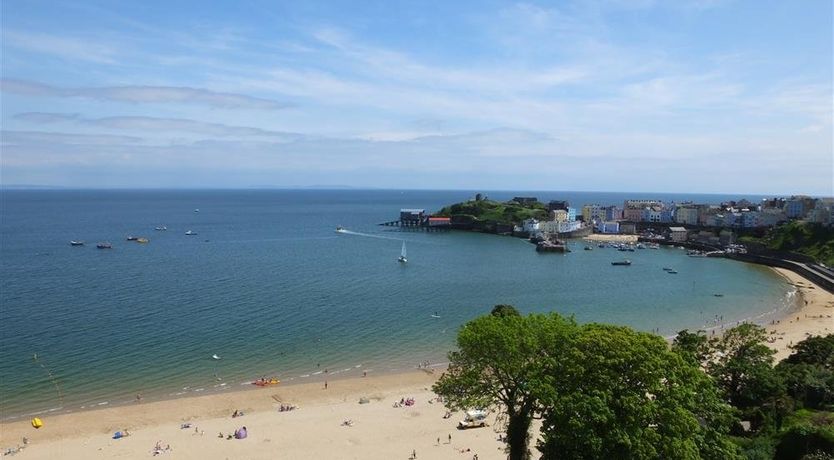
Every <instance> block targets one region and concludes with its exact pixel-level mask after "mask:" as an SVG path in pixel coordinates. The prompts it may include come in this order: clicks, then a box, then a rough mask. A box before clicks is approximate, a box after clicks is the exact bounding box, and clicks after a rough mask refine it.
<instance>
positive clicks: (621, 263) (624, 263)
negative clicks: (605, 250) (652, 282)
mask: <svg viewBox="0 0 834 460" xmlns="http://www.w3.org/2000/svg"><path fill="white" fill-rule="evenodd" d="M611 265H626V266H627V265H631V261H630V260H628V259H624V260H617V261H614V262H611Z"/></svg>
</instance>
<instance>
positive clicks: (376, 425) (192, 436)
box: [0, 371, 506, 460]
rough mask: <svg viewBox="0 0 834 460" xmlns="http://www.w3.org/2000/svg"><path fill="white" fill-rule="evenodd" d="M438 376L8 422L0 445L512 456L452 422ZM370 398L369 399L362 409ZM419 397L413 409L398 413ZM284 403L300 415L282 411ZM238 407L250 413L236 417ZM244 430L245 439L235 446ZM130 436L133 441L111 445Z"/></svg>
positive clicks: (39, 455) (488, 434)
mask: <svg viewBox="0 0 834 460" xmlns="http://www.w3.org/2000/svg"><path fill="white" fill-rule="evenodd" d="M438 375H439V371H438V372H437V373H430V372H426V371H415V372H409V373H405V374H396V375H384V376H375V377H371V376H368V377H365V378H361V377H360V378H355V379H346V380H335V381H331V382H329V384H328V388H327V389H324V387H323V385H322V384H321V383H311V384H297V385H289V386H275V387H269V388H264V389H262V390H259V391H241V392H233V393H226V394H218V395H208V396H201V397H192V398H184V399H177V400H169V401H160V402H150V403H136V404H134V405H130V406H123V407H114V408H108V409H101V410H95V411H87V412H79V413H74V414H63V415H57V416H49V417H44V418H43V421H44V427H43V428H41V429H39V430H36V429H34V428H32V426H31V425H30V424H29V420H21V421H17V422H14V423H7V424H3V425H0V447H2V451H3V452H5V451H6V450H7V449H8V448H14V447H17V446H23V443H22V439H23V437H26V438H28V445H27V446H26V447H25V448H24V449H23V450H21V451H20V452H19V453H17V454H16V455H15V458H21V459H54V458H62V459H71V460H72V459H79V460H80V459H90V458H143V457H152V456H154V448H155V446H156V445H157V443H159V445H160V447H162V452H161V453H159V454H157V455H156V456H157V457H160V458H171V459H206V458H212V459H214V458H217V459H238V458H246V459H273V458H284V459H310V458H316V459H379V460H383V459H386V460H387V459H407V458H409V457H411V456H412V453H413V452H416V454H417V458H420V459H450V458H452V459H456V458H460V459H466V460H469V459H471V458H473V456H474V455H475V454H478V458H479V459H485V460H486V459H503V458H505V457H506V456H505V454H503V451H502V450H501V449H502V444H501V443H500V442H499V441H498V440H497V438H498V434H497V433H496V432H495V431H494V429H493V427H492V426H487V427H485V428H471V429H467V430H458V429H456V424H457V423H458V421H459V420H460V419H461V418H462V414H460V413H455V414H452V416H451V417H449V418H444V415H445V413H446V410H445V408H444V407H443V405H442V404H441V403H439V402H437V401H435V400H434V398H435V395H434V394H433V393H432V392H431V389H430V388H431V385H432V383H433V382H434V381H435V379H436V378H437V376H438ZM363 397H364V398H367V400H368V401H369V402H368V403H366V404H360V403H359V399H360V398H363ZM410 397H411V398H414V405H412V406H407V407H405V406H404V407H393V406H394V403H397V402H399V401H400V400H401V399H402V398H410ZM282 404H284V405H295V406H297V408H296V409H294V410H291V411H286V412H281V411H279V408H280V406H281V405H282ZM235 410H240V411H243V413H244V414H245V415H244V416H242V417H236V418H233V417H232V414H233V413H234V411H235ZM348 420H349V421H351V423H350V424H349V425H346V424H345V422H346V421H348ZM491 421H492V419H491ZM186 423H188V424H190V426H189V427H188V428H181V426H182V425H183V424H186ZM243 426H245V427H246V428H247V431H248V436H247V438H246V439H240V440H238V439H226V437H227V435H229V434H231V433H233V432H234V430H236V429H238V428H240V427H243ZM121 430H127V431H128V432H129V433H130V436H128V437H125V438H121V439H112V438H113V434H114V432H116V431H121ZM219 433H223V435H224V437H223V438H220V437H218V434H219ZM450 436H451V437H450ZM450 439H451V441H450ZM438 440H439V441H438ZM167 446H170V450H166V449H165V448H166V447H167ZM467 449H469V450H468V451H467Z"/></svg>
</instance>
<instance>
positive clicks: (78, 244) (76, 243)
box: [70, 240, 84, 246]
mask: <svg viewBox="0 0 834 460" xmlns="http://www.w3.org/2000/svg"><path fill="white" fill-rule="evenodd" d="M70 246H84V242H83V241H75V240H72V241H70Z"/></svg>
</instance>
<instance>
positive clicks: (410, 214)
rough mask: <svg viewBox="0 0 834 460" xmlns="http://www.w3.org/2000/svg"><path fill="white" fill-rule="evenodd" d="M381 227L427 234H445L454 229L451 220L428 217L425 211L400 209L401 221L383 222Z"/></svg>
mask: <svg viewBox="0 0 834 460" xmlns="http://www.w3.org/2000/svg"><path fill="white" fill-rule="evenodd" d="M379 225H381V226H385V227H399V228H400V229H403V230H420V231H426V232H443V231H448V230H451V228H452V225H451V219H450V218H448V217H433V216H429V215H426V210H425V209H400V218H399V220H392V221H388V222H382V223H381V224H379Z"/></svg>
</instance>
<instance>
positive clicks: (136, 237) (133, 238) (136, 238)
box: [127, 236, 139, 241]
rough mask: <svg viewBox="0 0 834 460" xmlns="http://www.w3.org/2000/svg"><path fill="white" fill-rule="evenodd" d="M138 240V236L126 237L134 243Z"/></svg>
mask: <svg viewBox="0 0 834 460" xmlns="http://www.w3.org/2000/svg"><path fill="white" fill-rule="evenodd" d="M138 239H139V237H138V236H128V237H127V240H128V241H136V240H138Z"/></svg>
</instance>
